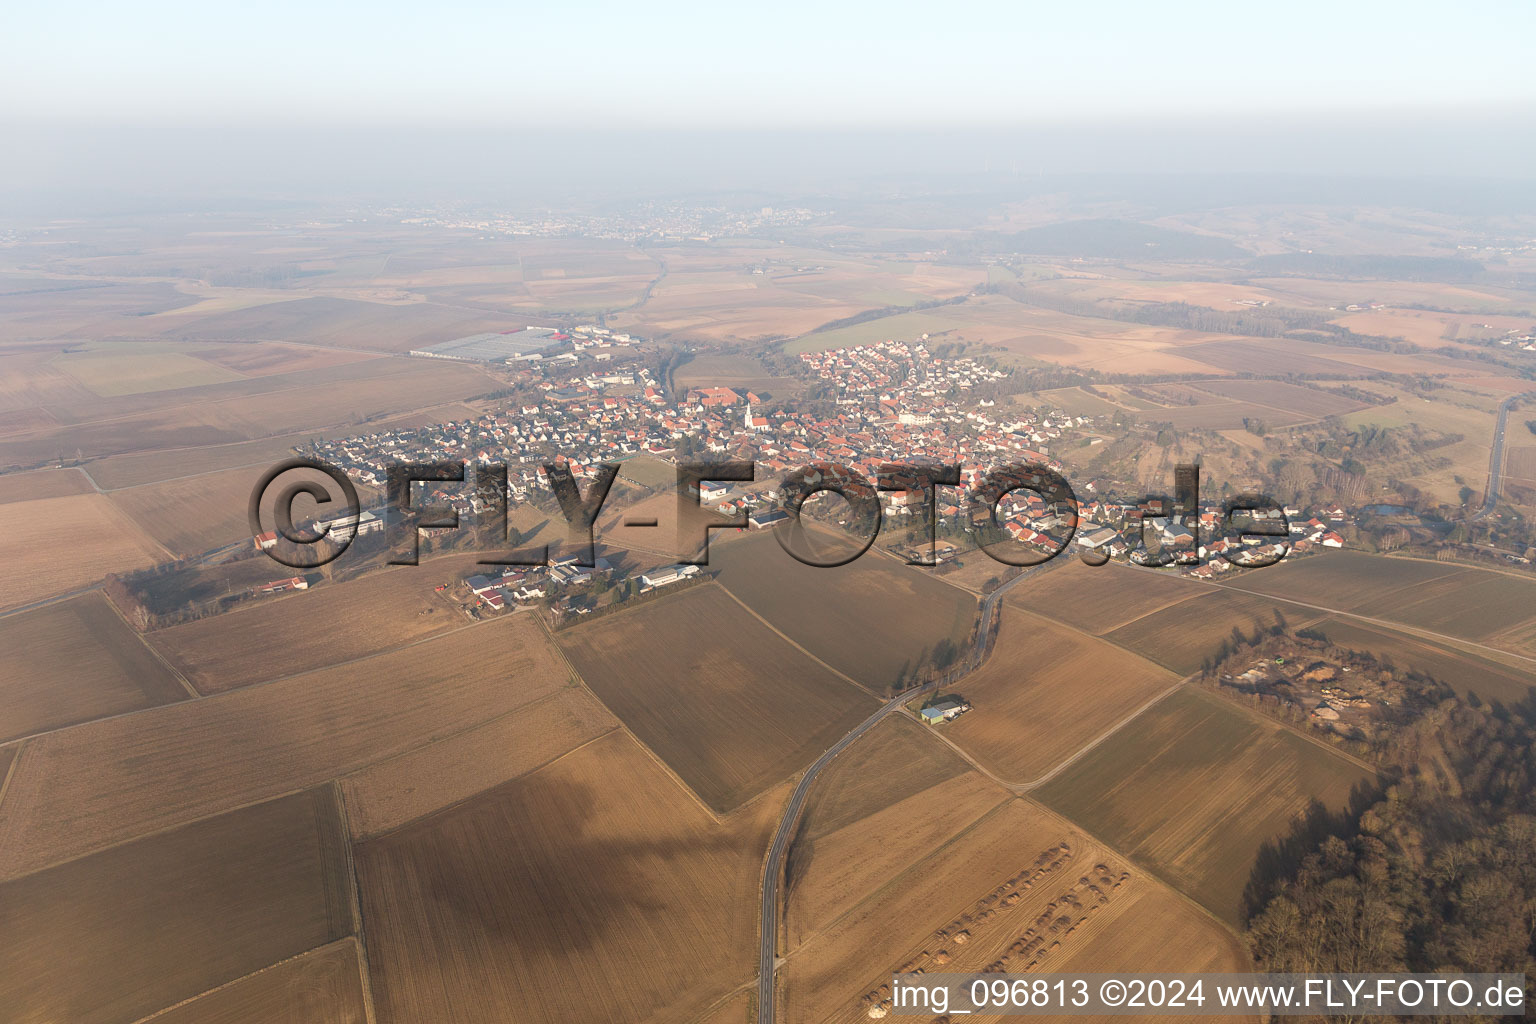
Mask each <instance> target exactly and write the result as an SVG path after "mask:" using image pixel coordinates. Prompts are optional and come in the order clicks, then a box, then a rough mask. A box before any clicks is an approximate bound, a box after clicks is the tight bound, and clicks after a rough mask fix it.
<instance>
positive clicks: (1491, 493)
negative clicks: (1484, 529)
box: [1472, 395, 1528, 523]
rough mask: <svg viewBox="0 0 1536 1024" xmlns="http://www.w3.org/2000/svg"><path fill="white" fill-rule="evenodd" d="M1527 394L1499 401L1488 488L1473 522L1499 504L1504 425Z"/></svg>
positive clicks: (1502, 466) (1485, 516) (1485, 515)
mask: <svg viewBox="0 0 1536 1024" xmlns="http://www.w3.org/2000/svg"><path fill="white" fill-rule="evenodd" d="M1526 397H1528V396H1526V395H1510V396H1509V397H1508V398H1506V399H1504V401H1502V402H1500V403H1499V419H1498V423H1497V424H1496V425H1495V426H1494V428H1493V454H1492V456H1490V457H1489V460H1488V490H1487V492H1486V493H1485V494H1484V496H1483V507H1482V509H1481V510H1479V511H1478V512H1477V513H1476V514H1475V515H1473V516H1472V522H1474V523H1475V522H1477V521H1478V520H1479V519H1485V518H1487V516H1488V515H1489V513H1491V512H1492V511H1493V510H1494V509H1495V508H1497V507H1498V504H1499V487H1500V485H1501V483H1502V482H1503V476H1504V427H1505V426H1506V425H1507V424H1508V421H1509V410H1510V408H1511V407H1512V406H1513V405H1514V404H1515V403H1516V402H1518V401H1520V400H1521V399H1522V398H1526Z"/></svg>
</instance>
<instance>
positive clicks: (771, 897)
mask: <svg viewBox="0 0 1536 1024" xmlns="http://www.w3.org/2000/svg"><path fill="white" fill-rule="evenodd" d="M1035 571H1036V570H1035V569H1029V570H1026V571H1025V572H1023V573H1020V574H1019V575H1018V576H1015V577H1014V578H1013V579H1011V580H1009V581H1008V582H1007V583H1004V584H1003V585H1002V586H1000V587H998V588H997V589H996V590H994V591H993V592H992V593H991V594H988V595H987V597H986V598H985V599H984V600H983V601H982V603H981V616H980V619H981V621H980V625H979V626H978V628H977V630H976V634H975V640H974V642H973V646H972V649H971V651H970V653H969V655H968V657H969V658H970V659H971V660H972V663H973V664H972V667H973V668H974V667H975V666H976V665H979V664H981V660H982V655H983V654H984V653H985V645H986V643H987V636H988V634H989V633H990V631H991V625H992V616H993V615H994V614H996V609H997V602H998V601H1000V600H1002V597H1003V595H1004V594H1005V593H1006V592H1007V591H1008V590H1009V588H1011V587H1012V586H1014V585H1015V584H1016V583H1018V582H1019V581H1020V580H1022V579H1025V578H1027V577H1029V576H1030V575H1032V574H1033V573H1034V572H1035ZM938 685H939V684H938V683H937V682H932V683H925V684H924V685H922V686H919V687H917V688H915V689H912V690H908V691H906V692H905V693H903V694H900V695H899V696H896V697H892V698H891V699H890V700H888V701H886V702H885V703H884V704H882V705H881V706H880V710H878V711H876V712H875V713H874V714H872V715H870V716H869V717H868V718H866V719H865V720H864V721H863V722H860V723H859V724H858V725H857V726H855V727H854V728H853V730H852V731H851V732H849V733H848V734H847V735H846V736H844V737H843V738H842V739H840V740H838V741H837V742H836V743H834V744H833V745H832V746H830V747H828V748H827V751H826V753H824V754H822V755H821V756H820V757H818V758H817V759H816V761H815V763H814V764H812V765H811V766H810V767H809V768H807V769H806V771H805V774H804V775H803V776H801V778H800V784H799V785H797V786H796V787H795V791H794V793H793V794H791V795H790V798H789V803H788V804H787V805H786V806H785V808H784V817H783V818H782V819H780V821H779V828H778V831H777V832H775V833H774V836H773V843H772V845H770V846H769V847H768V858H767V860H766V862H765V863H764V865H763V906H762V926H761V927H762V941H761V946H760V947H759V950H758V963H757V972H758V974H757V1020H758V1024H774V996H775V972H776V970H777V969H778V944H779V883H780V880H781V879H782V878H783V875H784V855H785V854H786V853H787V852H788V851H789V844H790V841H791V840H792V839H793V838H794V835H795V828H796V826H798V824H799V822H800V812H801V811H803V810H804V809H805V800H806V797H807V796H808V795H809V794H810V791H811V784H812V783H814V782H815V781H816V776H817V775H819V774H821V770H822V769H823V768H825V767H826V766H827V765H828V764H830V763H831V762H832V759H833V758H835V757H836V756H837V755H838V754H840V753H842V752H843V751H844V750H846V749H847V748H848V746H849V744H851V743H853V741H854V740H856V739H858V738H859V737H860V736H862V735H864V734H865V733H866V732H868V731H869V730H870V729H872V728H873V727H874V726H876V725H877V724H879V722H880V721H881V720H882V719H883V718H885V717H886V716H887V715H889V714H891V713H893V712H895V711H897V710H898V709H899V708H900V707H901V706H902V705H903V704H905V703H906V702H907V701H909V700H911V699H912V698H914V697H920V696H922V695H923V694H924V693H927V692H928V691H929V690H932V689H934V688H935V687H937V686H938Z"/></svg>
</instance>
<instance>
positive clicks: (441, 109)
mask: <svg viewBox="0 0 1536 1024" xmlns="http://www.w3.org/2000/svg"><path fill="white" fill-rule="evenodd" d="M1533 39H1536V3H1532V2H1530V0H1504V2H1499V3H1489V2H1485V0H1457V2H1454V3H1445V2H1439V0H1437V2H1434V3H1425V2H1418V0H1397V2H1349V0H1344V2H1340V0H1330V2H1326V3H1324V2H1314V0H1291V2H1288V3H1269V4H1257V3H1243V2H1234V0H1221V2H1193V3H1191V2H1183V3H1181V2H1177V0H1175V2H1173V3H1154V2H1148V0H1135V2H1122V0H1099V2H1097V3H1063V2H1059V0H1055V2H1052V3H1049V4H1042V3H1028V2H1020V0H981V2H978V0H962V2H958V3H955V2H950V3H936V2H932V0H924V2H912V0H880V2H866V0H857V2H852V3H848V2H844V3H836V2H833V3H828V2H825V0H817V2H807V0H788V2H778V3H771V4H765V3H760V4H737V3H720V2H712V3H689V2H676V0H653V2H633V0H626V2H597V3H592V2H589V3H566V2H559V0H550V2H545V3H539V4H532V3H526V2H524V3H505V2H502V3H494V4H492V3H486V4H481V3H466V2H462V0H460V2H453V0H449V2H440V3H425V2H419V0H418V2H414V3H403V2H396V0H374V2H367V3H364V2H352V3H337V2H334V0H332V2H326V0H318V2H317V0H303V2H292V0H277V2H267V3H260V4H254V3H253V4H245V5H239V6H238V7H237V6H236V5H232V4H208V3H206V2H198V3H191V2H176V0H142V2H140V3H134V4H125V3H120V2H100V0H98V2H90V0H85V2H82V0H51V2H47V3H17V4H13V5H11V6H10V8H9V10H8V13H7V15H6V18H5V29H4V32H3V33H0V116H6V117H7V118H8V119H11V120H14V119H16V118H41V119H50V120H51V119H55V118H59V117H65V118H69V117H93V118H94V117H102V116H106V117H109V118H119V117H126V118H132V119H160V118H182V117H192V118H207V117H214V118H220V119H223V118H242V117H257V118H282V119H289V118H292V119H297V120H315V121H325V120H343V121H347V122H352V123H358V122H362V121H371V122H376V123H377V122H386V123H387V122H390V121H396V120H410V121H416V122H420V121H424V120H431V121H439V122H441V121H444V120H453V121H482V120H486V119H490V120H493V121H495V122H499V123H514V124H543V125H572V124H575V125H581V126H599V127H600V126H608V125H625V126H632V127H639V126H650V125H655V126H687V127H715V126H726V125H730V126H740V127H756V126H764V127H768V126H776V127H783V126H796V127H826V126H833V125H840V124H857V125H862V126H868V127H896V126H903V125H911V124H927V125H938V124H951V125H953V124H956V123H959V124H968V125H994V126H995V125H1000V124H1017V123H1029V122H1036V123H1037V122H1040V121H1050V120H1055V119H1067V120H1070V119H1075V118H1082V117H1101V116H1134V115H1153V116H1160V115H1186V114H1202V113H1219V114H1223V115H1227V116H1232V117H1263V116H1267V115H1272V114H1275V113H1283V112H1302V113H1305V112H1312V111H1324V110H1327V111H1335V112H1337V111H1339V110H1340V109H1344V110H1355V109H1367V110H1368V109H1381V108H1385V109H1399V110H1401V109H1412V108H1420V107H1432V108H1440V109H1445V108H1458V107H1478V106H1482V105H1487V104H1504V105H1512V104H1522V105H1523V104H1529V103H1531V102H1533V101H1536V65H1533V63H1532V56H1531V53H1532V51H1531V41H1532V40H1533Z"/></svg>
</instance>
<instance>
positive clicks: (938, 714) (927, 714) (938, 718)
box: [918, 697, 971, 725]
mask: <svg viewBox="0 0 1536 1024" xmlns="http://www.w3.org/2000/svg"><path fill="white" fill-rule="evenodd" d="M969 710H971V705H970V704H969V703H967V702H966V701H963V700H960V699H959V698H957V697H945V698H944V699H943V700H940V701H935V702H934V703H933V704H932V705H931V706H929V707H926V708H923V710H921V711H919V712H918V715H919V716H920V717H921V718H922V720H923V723H924V724H925V725H938V724H939V723H940V722H948V721H950V720H952V719H955V718H958V717H959V716H961V715H963V714H965V713H966V712H967V711H969Z"/></svg>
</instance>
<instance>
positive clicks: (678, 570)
mask: <svg viewBox="0 0 1536 1024" xmlns="http://www.w3.org/2000/svg"><path fill="white" fill-rule="evenodd" d="M698 574H699V567H698V566H696V565H665V566H662V567H661V568H660V569H652V570H651V571H650V572H644V573H641V574H640V589H641V590H654V589H656V588H657V587H665V586H667V585H669V584H672V583H676V582H677V581H678V580H684V579H687V578H688V577H690V576H697V575H698Z"/></svg>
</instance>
